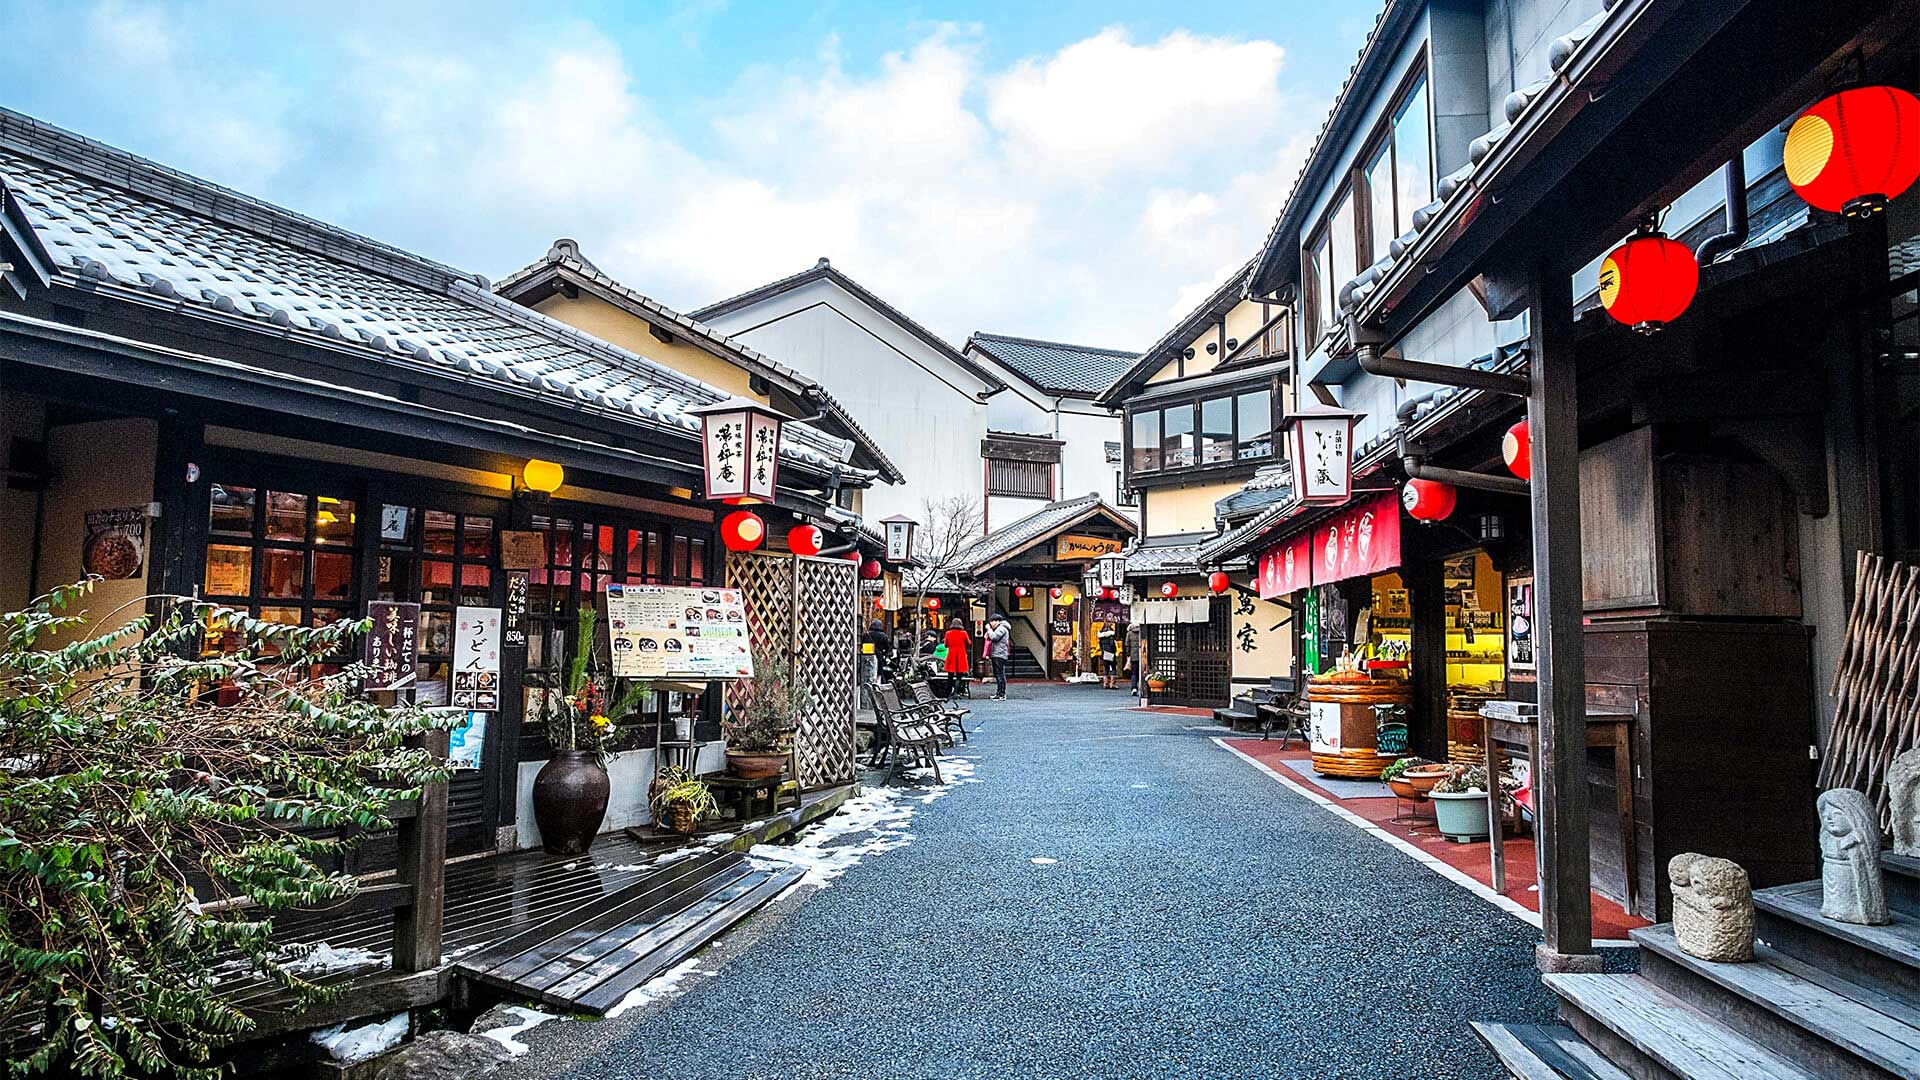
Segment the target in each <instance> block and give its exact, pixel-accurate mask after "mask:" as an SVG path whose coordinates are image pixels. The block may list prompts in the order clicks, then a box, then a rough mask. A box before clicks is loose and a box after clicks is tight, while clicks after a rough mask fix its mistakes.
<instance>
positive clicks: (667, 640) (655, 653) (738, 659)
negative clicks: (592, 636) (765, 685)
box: [606, 585, 753, 679]
mask: <svg viewBox="0 0 1920 1080" xmlns="http://www.w3.org/2000/svg"><path fill="white" fill-rule="evenodd" d="M606 599H607V637H608V640H609V642H610V644H611V645H612V648H613V673H614V675H616V676H619V677H621V678H636V679H744V678H751V677H752V675H753V649H752V646H751V645H750V644H749V643H748V639H747V609H746V600H745V598H744V597H743V596H742V595H741V594H740V590H738V589H722V588H718V587H691V588H685V587H680V586H671V585H610V586H608V587H607V592H606Z"/></svg>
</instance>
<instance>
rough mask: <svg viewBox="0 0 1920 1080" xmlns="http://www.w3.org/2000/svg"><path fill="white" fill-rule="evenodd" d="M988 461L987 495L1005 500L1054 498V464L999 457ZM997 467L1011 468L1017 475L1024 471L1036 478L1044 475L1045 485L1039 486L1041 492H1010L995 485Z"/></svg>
mask: <svg viewBox="0 0 1920 1080" xmlns="http://www.w3.org/2000/svg"><path fill="white" fill-rule="evenodd" d="M986 461H987V494H988V495H989V496H992V497H995V498H1004V499H1046V500H1049V501H1051V500H1052V499H1053V497H1054V495H1053V488H1054V463H1053V462H1051V461H1022V460H1020V459H1019V458H997V457H990V458H987V459H986ZM996 466H997V467H999V468H1001V469H1009V468H1011V470H1012V471H1013V472H1014V473H1016V474H1017V473H1019V472H1022V471H1026V472H1030V473H1031V474H1032V475H1034V476H1040V475H1044V477H1045V483H1044V484H1041V485H1038V486H1039V487H1040V488H1041V490H1039V491H1030V490H1023V491H1013V490H1008V489H1007V488H1006V487H1004V486H1002V487H996V486H995V483H994V480H995V476H994V471H995V467H996Z"/></svg>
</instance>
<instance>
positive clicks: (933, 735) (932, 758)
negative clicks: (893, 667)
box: [873, 683, 947, 784]
mask: <svg viewBox="0 0 1920 1080" xmlns="http://www.w3.org/2000/svg"><path fill="white" fill-rule="evenodd" d="M873 693H874V699H875V700H876V701H878V702H879V703H880V722H881V724H882V725H883V726H884V729H885V732H886V736H887V738H886V747H885V751H884V752H885V753H886V755H887V779H888V780H889V781H891V780H892V779H893V777H894V775H895V774H896V773H898V772H899V771H900V759H901V757H902V756H903V755H904V756H906V757H907V758H908V759H909V764H910V765H917V766H925V767H927V768H930V769H932V770H933V779H934V782H936V783H940V784H944V783H946V782H947V781H946V778H945V777H943V776H941V775H940V729H939V728H938V727H936V726H935V721H934V720H933V719H932V717H931V716H930V714H929V713H928V712H927V711H926V710H925V709H921V708H919V707H917V706H909V705H907V704H906V703H904V702H902V701H901V700H900V691H899V687H898V685H897V684H892V685H889V684H884V683H883V684H881V685H878V686H875V687H874V690H873ZM875 764H876V765H877V764H878V762H877V761H876V762H875Z"/></svg>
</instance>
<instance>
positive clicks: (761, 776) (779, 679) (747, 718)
mask: <svg viewBox="0 0 1920 1080" xmlns="http://www.w3.org/2000/svg"><path fill="white" fill-rule="evenodd" d="M812 704H813V697H812V695H811V694H809V693H807V690H806V688H805V687H803V686H801V685H800V683H799V681H798V680H796V679H795V678H794V677H793V666H792V665H791V664H789V663H788V662H787V661H786V659H785V658H784V657H781V656H778V655H776V654H774V653H773V652H772V651H770V650H765V649H758V650H755V652H754V657H753V679H752V680H751V681H750V682H749V683H748V686H747V698H746V700H745V701H743V702H741V704H740V707H739V708H737V709H733V710H730V711H729V714H728V717H727V722H726V724H725V725H723V726H724V727H725V729H726V733H727V769H728V771H730V772H732V773H733V774H734V775H735V776H738V777H741V778H743V779H747V780H765V779H768V778H770V777H775V776H779V775H780V774H781V773H783V772H785V771H786V769H787V754H788V751H789V750H790V749H791V747H792V742H793V730H794V727H795V726H796V725H797V723H798V722H799V717H800V716H801V715H802V714H804V713H805V712H806V711H807V709H808V708H810V707H811V706H812Z"/></svg>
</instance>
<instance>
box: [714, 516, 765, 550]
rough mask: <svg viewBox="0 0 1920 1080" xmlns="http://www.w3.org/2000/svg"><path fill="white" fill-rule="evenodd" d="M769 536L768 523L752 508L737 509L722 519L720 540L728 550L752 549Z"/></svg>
mask: <svg viewBox="0 0 1920 1080" xmlns="http://www.w3.org/2000/svg"><path fill="white" fill-rule="evenodd" d="M766 538H767V523H766V522H764V521H761V520H760V515H758V514H756V513H754V512H753V511H751V510H735V511H734V512H733V513H731V514H728V515H727V516H726V517H723V518H721V519H720V542H721V543H723V544H725V545H727V550H728V551H752V550H753V549H754V548H757V547H759V546H760V544H761V543H762V542H763V541H765V540H766Z"/></svg>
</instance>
